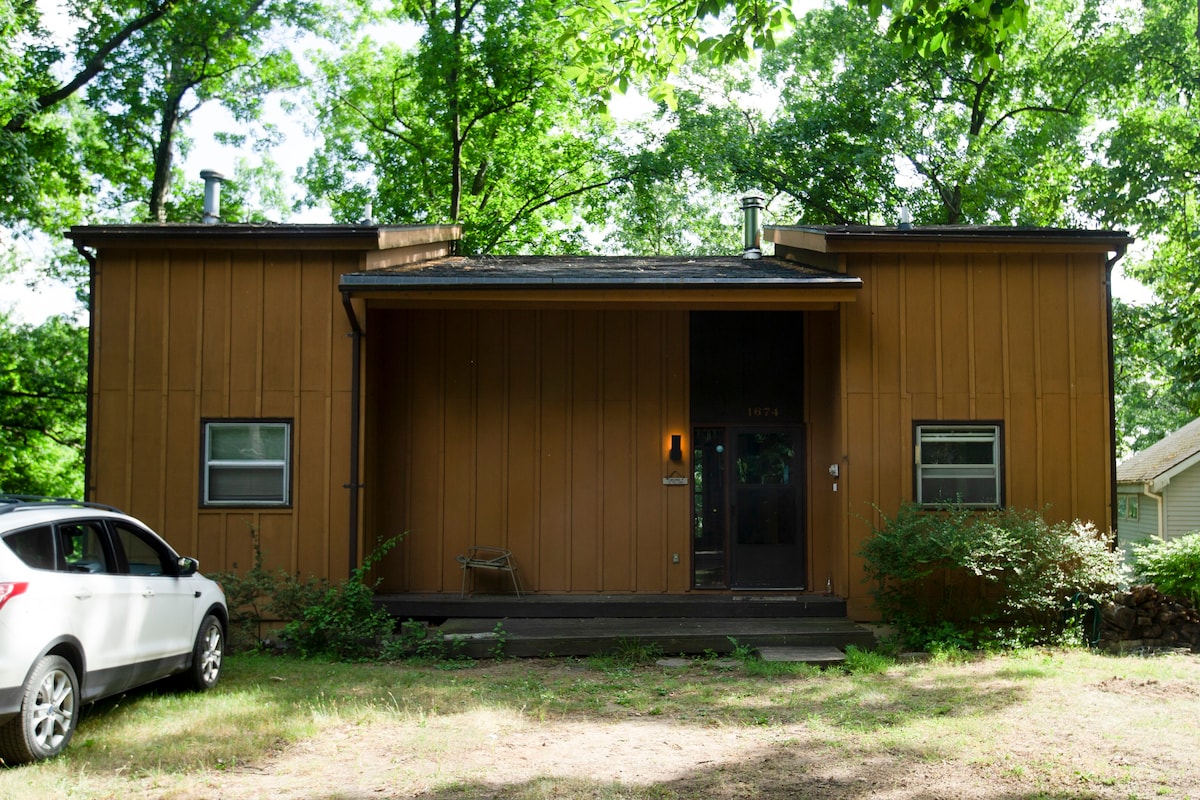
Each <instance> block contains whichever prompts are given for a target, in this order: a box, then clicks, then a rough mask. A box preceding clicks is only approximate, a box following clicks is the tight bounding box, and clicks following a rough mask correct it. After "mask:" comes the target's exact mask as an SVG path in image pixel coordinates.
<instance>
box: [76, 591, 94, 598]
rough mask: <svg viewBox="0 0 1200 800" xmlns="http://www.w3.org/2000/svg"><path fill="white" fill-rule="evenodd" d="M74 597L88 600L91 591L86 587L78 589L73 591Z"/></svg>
mask: <svg viewBox="0 0 1200 800" xmlns="http://www.w3.org/2000/svg"><path fill="white" fill-rule="evenodd" d="M75 597H76V598H77V599H79V600H90V599H91V597H92V593H91V591H90V590H88V589H80V590H79V591H78V592H76V593H75Z"/></svg>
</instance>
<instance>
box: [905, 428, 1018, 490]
mask: <svg viewBox="0 0 1200 800" xmlns="http://www.w3.org/2000/svg"><path fill="white" fill-rule="evenodd" d="M915 438H916V441H915V443H914V451H915V453H914V455H915V458H914V461H915V464H916V467H915V472H916V475H915V478H916V480H915V483H916V493H917V503H918V504H920V505H936V504H938V503H961V504H962V505H965V506H974V507H982V508H987V507H996V506H999V505H1000V504H1001V502H1002V497H1003V493H1002V491H1001V490H1002V486H1001V463H1000V453H1001V452H1002V451H1001V449H1000V426H999V425H975V424H970V425H947V424H918V425H917V426H916V437H915Z"/></svg>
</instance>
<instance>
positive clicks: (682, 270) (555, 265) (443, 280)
mask: <svg viewBox="0 0 1200 800" xmlns="http://www.w3.org/2000/svg"><path fill="white" fill-rule="evenodd" d="M341 285H342V288H344V289H381V288H388V287H394V288H403V289H411V288H415V287H431V288H432V287H436V288H455V287H462V288H472V287H492V288H496V287H514V288H518V287H519V288H536V287H539V286H542V287H549V286H558V287H564V288H567V287H570V288H580V289H584V288H587V287H589V286H595V287H598V288H611V287H613V286H626V287H632V288H637V287H647V288H649V287H662V286H670V287H676V288H682V287H687V286H700V287H705V288H712V287H719V286H726V287H737V286H759V287H762V286H770V285H779V286H792V287H797V286H813V287H823V288H859V287H861V286H862V280H861V279H859V278H857V277H855V276H853V275H846V274H844V273H840V272H832V271H830V270H823V269H818V268H816V267H807V266H803V265H800V264H794V263H791V262H787V261H783V260H780V259H774V258H763V259H758V260H743V259H742V258H740V257H738V256H698V257H695V258H688V257H681V256H673V257H634V256H495V257H492V256H455V257H451V258H441V259H436V260H434V261H425V262H421V263H418V264H412V265H405V266H399V267H387V268H382V269H374V270H370V271H367V272H353V273H348V274H346V275H343V276H342V283H341Z"/></svg>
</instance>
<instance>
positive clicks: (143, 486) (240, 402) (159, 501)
mask: <svg viewBox="0 0 1200 800" xmlns="http://www.w3.org/2000/svg"><path fill="white" fill-rule="evenodd" d="M357 263H358V262H357V257H356V256H354V255H335V254H331V253H325V252H310V253H302V252H296V251H270V250H268V251H263V252H228V251H225V252H222V251H199V250H179V251H173V252H170V253H168V252H164V251H154V250H142V249H139V250H129V251H113V250H109V251H106V252H104V253H103V255H102V257H101V259H100V261H99V264H98V271H97V278H96V298H95V301H96V305H95V307H96V309H97V313H96V317H95V319H94V321H93V324H94V325H95V333H96V358H95V363H94V370H95V373H94V382H93V393H94V396H93V400H94V402H95V427H94V430H95V437H94V442H93V451H92V457H93V462H94V474H95V485H94V486H93V487H90V489H91V497H93V498H95V499H96V500H98V501H101V502H106V503H111V504H113V505H116V506H119V507H121V508H123V509H125V510H127V511H129V512H130V513H131V514H134V515H135V516H138V517H140V518H142V519H143V520H145V521H146V523H147V524H149V525H151V526H152V527H154V528H156V529H157V530H159V531H160V532H161V533H162V534H163V535H164V536H165V537H166V538H167V539H168V540H169V541H170V542H171V544H172V545H173V546H174V547H175V548H176V549H178V550H180V551H181V552H184V553H187V554H190V555H195V556H196V557H198V558H199V559H200V561H201V563H202V566H203V569H205V570H207V571H215V570H222V569H232V568H234V567H235V566H236V567H238V568H243V569H244V568H246V567H249V566H250V564H251V563H252V557H253V551H252V547H251V544H250V530H251V528H252V527H253V528H255V529H257V531H258V532H259V535H260V537H261V543H262V548H263V553H264V557H265V560H266V564H267V566H268V567H272V568H274V567H282V568H284V569H287V570H289V571H292V572H296V573H299V574H301V575H317V576H323V577H329V576H332V577H335V578H338V577H342V576H344V575H345V573H346V569H347V564H348V555H349V549H348V548H349V544H348V534H347V523H348V514H349V511H348V505H347V504H348V496H347V491H346V490H345V489H344V488H342V486H343V484H344V483H345V482H346V476H347V473H348V465H349V457H350V450H349V425H348V423H347V422H346V420H347V419H348V415H349V404H350V392H349V383H350V340H349V339H348V338H347V333H348V324H347V322H346V318H345V314H344V312H343V310H342V308H341V303H340V295H339V293H338V292H337V276H338V274H339V273H340V272H344V271H348V270H351V269H354V268H356V265H357ZM229 417H238V418H259V417H279V418H287V419H290V420H291V421H292V437H293V439H292V448H293V449H292V453H293V458H292V465H293V469H292V486H291V491H292V499H293V503H292V507H291V508H286V509H262V510H255V509H245V508H242V509H232V510H223V509H211V508H200V507H199V500H200V478H201V476H200V470H201V464H200V452H201V450H202V444H201V420H202V419H210V418H212V419H218V418H229Z"/></svg>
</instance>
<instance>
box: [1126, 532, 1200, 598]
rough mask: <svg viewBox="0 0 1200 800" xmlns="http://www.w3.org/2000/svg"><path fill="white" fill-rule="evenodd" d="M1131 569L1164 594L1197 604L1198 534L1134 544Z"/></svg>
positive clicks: (1199, 594) (1199, 571)
mask: <svg viewBox="0 0 1200 800" xmlns="http://www.w3.org/2000/svg"><path fill="white" fill-rule="evenodd" d="M1133 569H1134V572H1135V573H1136V574H1137V576H1138V577H1139V578H1140V579H1141V580H1143V581H1144V582H1146V583H1153V584H1154V585H1155V586H1156V587H1157V588H1158V590H1159V591H1160V592H1162V593H1163V594H1165V595H1169V596H1172V597H1183V598H1186V599H1188V600H1190V601H1192V602H1193V603H1195V604H1197V605H1200V532H1194V533H1189V534H1187V535H1185V536H1178V537H1176V538H1173V539H1166V540H1163V539H1150V540H1147V541H1145V542H1140V543H1138V544H1135V545H1134V547H1133Z"/></svg>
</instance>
